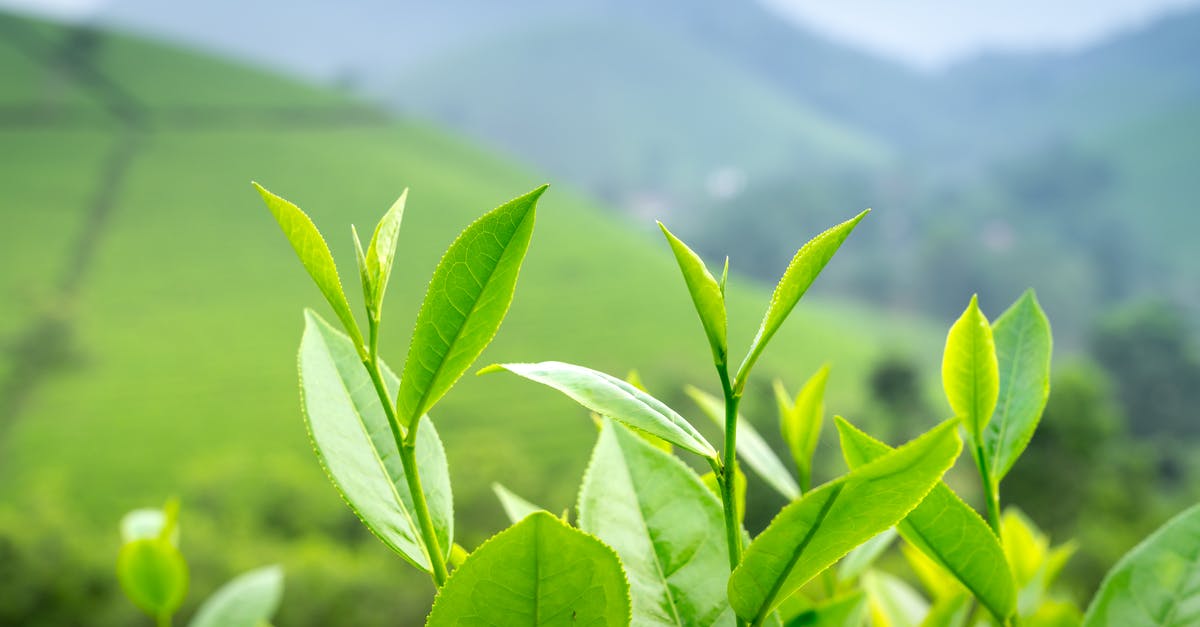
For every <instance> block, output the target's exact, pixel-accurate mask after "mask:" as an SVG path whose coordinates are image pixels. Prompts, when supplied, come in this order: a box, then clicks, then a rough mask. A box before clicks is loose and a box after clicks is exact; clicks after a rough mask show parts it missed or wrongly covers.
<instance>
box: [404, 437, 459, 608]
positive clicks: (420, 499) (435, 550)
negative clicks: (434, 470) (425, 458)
mask: <svg viewBox="0 0 1200 627" xmlns="http://www.w3.org/2000/svg"><path fill="white" fill-rule="evenodd" d="M411 431H412V432H413V433H416V431H417V424H416V423H414V424H413V426H412V429H411ZM400 461H401V462H403V463H404V476H405V478H406V479H408V490H409V492H411V493H412V500H413V509H415V510H416V512H415V513H416V515H417V521H418V522H420V524H421V536H422V537H423V538H424V539H425V552H426V553H427V554H428V555H429V563H430V564H431V565H432V566H433V583H434V584H435V585H436V586H437V587H439V588H441V587H442V586H443V585H445V583H446V578H447V577H449V573H448V572H447V570H446V554H445V553H443V552H442V548H441V546H440V545H439V544H438V539H437V533H436V532H435V531H434V529H433V518H432V517H431V516H430V515H429V504H428V503H426V502H425V491H424V490H422V489H421V475H420V474H419V471H418V470H417V447H416V443H415V442H413V443H408V442H405V443H404V444H403V445H402V446H401V447H400Z"/></svg>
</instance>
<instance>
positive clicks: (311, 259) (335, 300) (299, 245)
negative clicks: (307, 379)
mask: <svg viewBox="0 0 1200 627" xmlns="http://www.w3.org/2000/svg"><path fill="white" fill-rule="evenodd" d="M254 188H255V189H257V190H258V193H259V194H260V195H262V198H263V201H264V202H266V203H267V209H270V210H271V214H272V215H274V216H275V221H276V222H278V223H279V228H281V229H283V234H284V235H286V236H287V239H288V242H290V243H291V244H292V248H293V249H294V250H295V251H296V255H297V256H298V257H300V263H302V264H304V269H305V270H308V275H309V276H311V277H312V280H313V282H314V283H316V284H317V288H318V289H320V290H321V293H322V294H323V295H324V296H325V300H326V301H328V302H329V306H330V307H332V308H333V313H334V314H336V315H337V317H338V320H341V321H342V326H343V327H344V328H345V329H346V332H347V333H349V334H350V337H352V338H353V339H354V343H355V346H359V345H361V344H362V332H360V331H359V330H358V323H357V322H356V321H355V320H354V314H353V313H351V311H350V303H349V302H347V301H346V293H345V292H344V291H342V281H341V279H340V278H339V277H338V271H337V265H336V264H334V262H333V254H332V253H330V252H329V245H328V244H326V243H325V238H324V237H321V232H320V231H318V230H317V225H315V224H313V221H312V220H311V219H310V218H309V217H308V214H306V213H304V212H303V211H301V210H300V208H299V207H297V206H296V205H293V204H292V203H290V202H288V201H286V200H284V199H283V198H280V197H279V196H276V195H275V194H272V193H271V192H269V191H267V190H266V189H265V188H264V187H263V186H262V185H259V184H258V183H254Z"/></svg>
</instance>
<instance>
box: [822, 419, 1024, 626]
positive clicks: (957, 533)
mask: <svg viewBox="0 0 1200 627" xmlns="http://www.w3.org/2000/svg"><path fill="white" fill-rule="evenodd" d="M835 421H836V424H837V429H838V434H839V435H840V436H841V442H842V454H843V455H844V456H845V458H846V464H847V465H849V466H850V468H851V469H854V468H859V467H863V466H864V465H865V464H869V463H871V462H872V461H874V460H877V459H881V458H883V457H884V456H886V455H888V454H889V453H891V452H892V448H891V447H889V446H888V445H886V444H884V443H882V442H880V441H878V440H876V439H874V438H872V437H871V436H869V435H867V434H866V433H863V432H862V431H860V430H858V429H857V428H855V427H854V425H851V424H850V423H849V422H847V421H846V420H844V419H842V418H841V417H840V416H839V417H837V418H836V419H835ZM898 528H899V531H900V534H901V535H902V536H904V539H905V540H907V541H909V542H911V543H912V544H913V545H914V546H916V547H917V548H918V549H920V550H921V551H922V552H923V553H925V554H926V555H927V556H929V558H930V559H932V560H934V561H935V562H937V563H938V564H940V565H941V566H942V567H943V568H945V569H946V570H948V571H949V572H950V573H951V574H953V575H954V576H955V577H956V578H958V580H959V581H961V582H962V584H963V585H964V586H966V587H967V589H968V590H970V591H971V592H972V593H973V594H974V595H975V596H976V598H978V599H979V601H980V602H981V603H983V605H984V606H986V607H987V608H988V609H989V610H990V611H991V612H992V613H993V614H995V615H996V616H998V617H1000V618H1001V619H1003V618H1006V617H1008V616H1009V615H1011V614H1012V613H1013V612H1014V611H1015V610H1016V601H1017V590H1016V587H1015V585H1014V582H1013V576H1012V573H1011V572H1010V571H1009V570H1008V568H1007V567H1006V566H1005V564H1006V562H1005V558H1004V550H1003V549H1002V548H1001V547H1000V543H999V542H998V541H997V539H996V535H995V534H994V533H992V530H991V529H990V528H989V527H988V526H987V523H985V522H984V521H983V519H982V518H980V517H979V514H977V513H976V512H975V510H973V509H971V507H970V506H969V505H967V504H966V503H964V502H963V501H962V499H960V498H958V495H956V494H954V491H953V490H951V489H950V488H949V487H947V486H946V484H945V483H941V482H938V484H937V485H936V486H934V488H933V489H932V490H931V491H930V492H929V495H928V496H926V497H925V500H924V501H922V502H921V504H920V505H918V506H917V507H916V509H914V510H912V512H910V513H909V514H908V516H907V517H906V518H905V519H904V521H903V522H901V523H900V525H899V526H898Z"/></svg>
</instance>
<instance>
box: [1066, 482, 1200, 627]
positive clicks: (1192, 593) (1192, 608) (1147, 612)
mask: <svg viewBox="0 0 1200 627" xmlns="http://www.w3.org/2000/svg"><path fill="white" fill-rule="evenodd" d="M1198 624H1200V505H1196V506H1194V507H1192V508H1191V509H1188V510H1187V511H1185V512H1183V513H1181V514H1179V515H1178V516H1176V517H1175V518H1172V519H1171V520H1170V521H1169V522H1167V524H1165V525H1163V526H1162V527H1160V528H1159V529H1158V531H1155V532H1154V533H1152V534H1150V536H1149V537H1148V538H1146V539H1145V540H1143V541H1142V542H1141V544H1138V545H1137V546H1136V547H1134V548H1133V550H1131V551H1129V553H1127V554H1126V555H1125V557H1122V558H1121V561H1119V562H1117V565H1116V566H1114V567H1113V569H1112V570H1110V571H1109V572H1108V575H1107V576H1105V578H1104V582H1103V583H1101V584H1100V591H1099V592H1097V593H1096V596H1095V598H1093V599H1092V604H1091V605H1090V606H1089V607H1088V610H1087V614H1086V615H1085V616H1084V619H1083V625H1084V627H1101V626H1105V625H1121V626H1122V627H1142V626H1145V627H1151V626H1154V627H1185V626H1188V625H1191V626H1194V625H1198Z"/></svg>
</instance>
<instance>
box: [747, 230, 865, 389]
mask: <svg viewBox="0 0 1200 627" xmlns="http://www.w3.org/2000/svg"><path fill="white" fill-rule="evenodd" d="M870 211H871V210H870V209H867V210H866V211H863V212H862V213H860V214H858V215H857V216H854V217H853V218H851V219H849V220H847V221H846V222H843V223H841V224H839V225H837V226H835V227H833V228H831V229H829V230H827V231H825V232H824V233H821V234H820V235H818V236H816V237H814V238H813V239H812V240H810V241H809V242H808V243H807V244H805V245H804V246H803V247H802V248H800V250H799V251H797V252H796V256H795V257H793V258H792V261H791V263H789V264H788V267H787V270H785V271H784V273H783V277H782V278H780V279H779V283H778V284H777V285H776V286H775V292H774V293H773V294H772V295H771V304H770V305H768V306H767V313H766V315H764V316H763V321H762V324H760V325H759V327H758V333H757V334H756V335H755V336H754V340H753V341H752V342H751V343H750V352H749V353H747V354H746V358H745V359H744V360H743V361H742V365H741V367H739V368H738V372H737V378H736V381H737V386H738V389H739V390H740V389H741V386H744V385H745V384H746V377H747V376H748V375H749V374H750V369H751V368H752V367H754V362H756V361H758V358H759V356H760V355H762V352H763V350H764V349H766V347H767V342H770V341H771V338H772V337H773V336H774V335H775V332H776V331H778V330H779V327H780V326H781V325H782V324H783V321H784V320H785V319H786V318H787V317H788V314H790V313H792V309H794V308H795V307H796V303H798V302H800V297H802V296H804V293H805V292H807V291H808V288H809V287H810V286H811V285H812V284H813V281H815V280H816V279H817V275H818V274H820V273H821V270H822V269H824V268H825V265H826V264H828V263H829V260H830V259H832V258H833V254H834V253H836V252H837V250H838V248H840V247H841V245H842V242H844V241H846V237H847V236H848V235H850V232H851V231H853V230H854V227H855V226H858V223H859V222H860V221H862V219H863V218H864V217H866V215H867V214H868V213H870Z"/></svg>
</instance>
